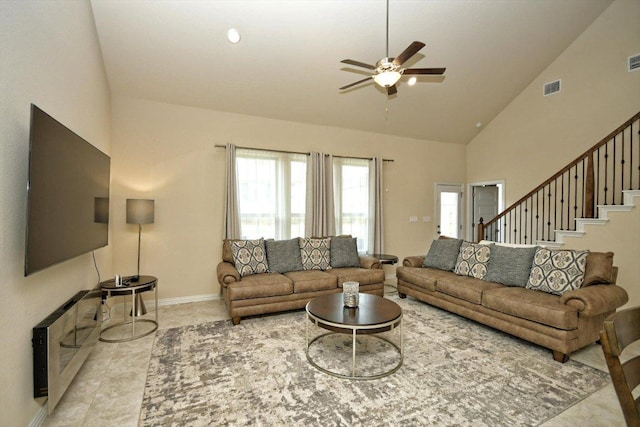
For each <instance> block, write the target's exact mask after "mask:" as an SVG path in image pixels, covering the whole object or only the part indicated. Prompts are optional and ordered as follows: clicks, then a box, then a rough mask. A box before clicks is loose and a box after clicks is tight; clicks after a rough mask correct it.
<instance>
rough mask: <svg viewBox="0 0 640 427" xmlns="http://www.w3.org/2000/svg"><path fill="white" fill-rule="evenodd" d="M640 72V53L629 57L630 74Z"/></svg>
mask: <svg viewBox="0 0 640 427" xmlns="http://www.w3.org/2000/svg"><path fill="white" fill-rule="evenodd" d="M637 70H640V53H639V54H637V55H633V56H630V57H629V72H631V71H637Z"/></svg>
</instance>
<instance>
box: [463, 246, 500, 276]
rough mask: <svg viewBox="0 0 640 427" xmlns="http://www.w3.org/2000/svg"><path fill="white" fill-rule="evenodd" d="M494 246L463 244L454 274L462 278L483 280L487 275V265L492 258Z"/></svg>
mask: <svg viewBox="0 0 640 427" xmlns="http://www.w3.org/2000/svg"><path fill="white" fill-rule="evenodd" d="M491 246H492V245H478V244H476V243H469V242H462V245H460V253H459V254H458V260H457V261H456V268H455V270H454V272H455V273H456V274H458V275H460V276H471V277H475V278H476V279H483V278H484V276H485V275H486V274H487V264H488V263H489V257H490V256H491Z"/></svg>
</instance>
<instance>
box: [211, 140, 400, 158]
mask: <svg viewBox="0 0 640 427" xmlns="http://www.w3.org/2000/svg"><path fill="white" fill-rule="evenodd" d="M215 147H216V148H225V149H226V148H227V146H226V145H220V144H216V145H215ZM236 148H241V149H244V150H256V151H268V152H270V153H286V154H303V155H305V156H309V155H311V153H309V152H306V153H305V152H301V151H287V150H274V149H270V148H253V147H241V146H239V145H237V146H236ZM333 157H336V158H338V159H358V160H372V158H371V157H355V156H337V155H336V156H333ZM382 161H383V162H393V161H394V160H393V159H382Z"/></svg>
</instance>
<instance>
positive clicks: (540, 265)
mask: <svg viewBox="0 0 640 427" xmlns="http://www.w3.org/2000/svg"><path fill="white" fill-rule="evenodd" d="M588 254H589V251H574V250H550V249H545V248H538V249H537V250H536V254H535V256H534V258H533V264H532V267H531V274H529V280H528V281H527V286H526V287H527V289H535V290H538V291H543V292H549V293H552V294H555V295H562V294H563V293H565V292H568V291H571V290H575V289H578V288H580V286H582V282H583V281H584V272H585V266H586V263H587V255H588Z"/></svg>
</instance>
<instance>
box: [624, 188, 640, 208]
mask: <svg viewBox="0 0 640 427" xmlns="http://www.w3.org/2000/svg"><path fill="white" fill-rule="evenodd" d="M622 194H623V196H622V201H623V202H624V204H625V205H635V203H634V201H633V198H634V197H640V190H622Z"/></svg>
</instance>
